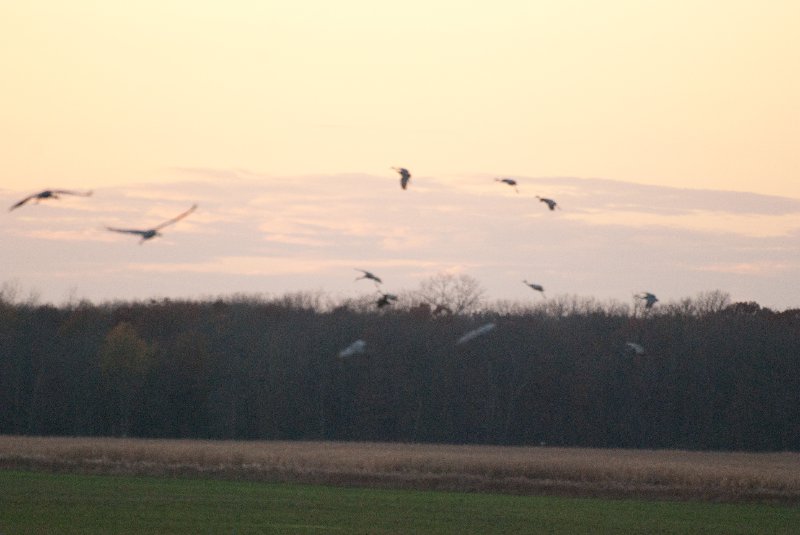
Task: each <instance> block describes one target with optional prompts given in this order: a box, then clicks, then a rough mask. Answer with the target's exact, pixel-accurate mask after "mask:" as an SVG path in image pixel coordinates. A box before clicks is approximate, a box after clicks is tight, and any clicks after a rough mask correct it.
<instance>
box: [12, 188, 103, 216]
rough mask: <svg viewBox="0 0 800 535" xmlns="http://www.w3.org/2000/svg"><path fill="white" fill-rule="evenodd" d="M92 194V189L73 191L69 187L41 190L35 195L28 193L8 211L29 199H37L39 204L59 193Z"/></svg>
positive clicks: (85, 195)
mask: <svg viewBox="0 0 800 535" xmlns="http://www.w3.org/2000/svg"><path fill="white" fill-rule="evenodd" d="M91 194H92V192H91V191H71V190H67V189H46V190H44V191H40V192H39V193H34V194H33V195H28V196H27V197H25V198H24V199H22V200H21V201H19V202H18V203H16V204H14V205H13V206H11V208H9V209H8V211H9V212H10V211H11V210H14V209H15V208H19V207H20V206H22V205H23V204H25V203H26V202H28V201H30V200H32V199H35V200H36V203H37V204H38V203H39V201H43V200H45V199H58V198H59V197H58V196H59V195H79V196H81V197H89V196H90V195H91Z"/></svg>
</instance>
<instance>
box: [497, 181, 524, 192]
mask: <svg viewBox="0 0 800 535" xmlns="http://www.w3.org/2000/svg"><path fill="white" fill-rule="evenodd" d="M494 180H495V182H502V183H503V184H508V185H509V186H513V187H514V190H515V191H516V192H517V193H519V188H518V187H517V181H516V180H514V179H513V178H495V179H494Z"/></svg>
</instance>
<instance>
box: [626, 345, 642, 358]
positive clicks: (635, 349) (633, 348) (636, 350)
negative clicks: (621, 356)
mask: <svg viewBox="0 0 800 535" xmlns="http://www.w3.org/2000/svg"><path fill="white" fill-rule="evenodd" d="M625 350H626V351H627V352H628V353H632V354H634V355H636V356H637V357H641V356H642V355H644V354H645V350H644V347H642V345H641V344H637V343H636V342H625Z"/></svg>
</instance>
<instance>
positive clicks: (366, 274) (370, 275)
mask: <svg viewBox="0 0 800 535" xmlns="http://www.w3.org/2000/svg"><path fill="white" fill-rule="evenodd" d="M355 270H356V271H360V272H361V273H363V274H364V275H362V276H361V277H356V280H361V279H370V280H373V281H375V284H382V283H383V281H382V280H381V279H380V278H379V277H377V276H375V274H374V273H371V272H369V271H366V270H363V269H358V268H355Z"/></svg>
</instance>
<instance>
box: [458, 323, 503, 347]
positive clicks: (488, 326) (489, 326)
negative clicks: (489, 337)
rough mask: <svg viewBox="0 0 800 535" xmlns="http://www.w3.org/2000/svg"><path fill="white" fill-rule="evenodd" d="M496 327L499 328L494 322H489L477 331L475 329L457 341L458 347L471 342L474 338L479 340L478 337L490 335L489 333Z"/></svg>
mask: <svg viewBox="0 0 800 535" xmlns="http://www.w3.org/2000/svg"><path fill="white" fill-rule="evenodd" d="M495 327H497V325H495V324H494V322H489V323H487V324H486V325H481V326H480V327H478V328H477V329H473V330H471V331H469V332H467V333H466V334H464V336H462V337H461V338H459V339H458V340H457V341H456V345H459V344H464V343H466V342H469V341H470V340H472V339H473V338H477V337H478V336H481V335H483V334H486V333H488V332H489V331H491V330H492V329H494V328H495Z"/></svg>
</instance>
